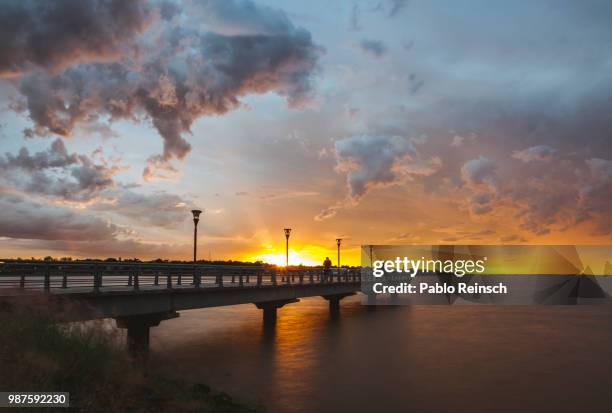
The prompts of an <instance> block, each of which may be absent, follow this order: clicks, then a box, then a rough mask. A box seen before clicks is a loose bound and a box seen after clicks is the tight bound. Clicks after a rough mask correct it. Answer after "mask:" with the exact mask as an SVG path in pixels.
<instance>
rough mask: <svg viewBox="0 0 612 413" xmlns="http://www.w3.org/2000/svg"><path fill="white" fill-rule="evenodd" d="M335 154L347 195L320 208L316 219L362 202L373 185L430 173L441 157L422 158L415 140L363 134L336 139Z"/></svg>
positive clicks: (435, 168)
mask: <svg viewBox="0 0 612 413" xmlns="http://www.w3.org/2000/svg"><path fill="white" fill-rule="evenodd" d="M416 141H417V142H418V140H416ZM419 143H421V142H419ZM335 154H336V171H337V172H340V173H346V181H347V185H348V191H349V193H348V198H347V199H346V200H344V201H340V202H338V203H337V204H336V205H332V206H330V207H328V208H326V209H324V210H323V211H321V212H320V213H319V214H318V215H317V216H316V217H315V220H317V221H320V220H323V219H327V218H331V217H332V216H334V215H335V214H336V213H337V212H338V211H339V210H340V209H342V208H343V207H345V206H346V205H349V204H355V203H357V202H359V200H360V199H361V198H362V197H363V196H364V195H365V194H366V193H367V192H368V191H370V190H371V189H373V188H382V187H386V186H390V185H395V184H400V183H403V182H406V181H407V180H410V179H412V178H414V177H417V176H429V175H431V174H433V173H435V172H436V171H437V170H438V169H439V167H440V166H441V160H440V159H439V158H432V159H430V160H424V159H421V158H420V157H419V155H418V152H417V150H416V148H415V140H414V139H407V138H404V137H401V136H370V135H361V136H353V137H350V138H345V139H340V140H337V141H336V142H335Z"/></svg>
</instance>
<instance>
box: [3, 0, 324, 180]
mask: <svg viewBox="0 0 612 413" xmlns="http://www.w3.org/2000/svg"><path fill="white" fill-rule="evenodd" d="M124 3H128V2H120V4H124ZM163 4H165V3H163ZM193 4H194V5H193V6H190V7H192V9H181V10H180V11H177V10H174V9H173V10H171V11H172V13H170V12H169V11H168V10H166V9H167V8H168V6H167V5H166V6H164V7H165V9H164V10H166V11H163V10H162V11H160V13H162V12H163V14H165V18H162V19H157V20H155V24H153V25H152V26H151V28H150V30H149V31H145V32H144V33H143V35H142V36H139V37H138V38H136V39H133V40H132V39H131V38H129V39H127V40H126V47H128V46H129V47H136V48H137V49H138V51H139V55H138V56H139V57H138V58H132V56H130V55H126V56H123V57H121V58H118V59H116V60H115V61H113V62H103V63H100V62H97V63H92V62H96V61H97V59H89V60H88V59H85V58H82V59H79V60H78V61H75V62H74V63H75V64H73V65H71V66H70V67H67V68H66V69H65V70H64V71H62V72H59V73H55V72H53V71H49V70H42V69H38V70H33V71H31V72H30V73H27V74H25V75H24V76H22V78H21V80H20V86H19V90H20V92H21V94H22V95H23V96H24V97H25V100H26V107H27V111H28V113H29V115H30V118H31V119H32V121H33V123H34V128H32V130H31V132H30V134H36V135H45V134H48V133H52V134H56V135H60V136H69V135H70V134H71V133H72V132H73V130H74V128H75V126H76V125H78V124H83V123H88V122H99V118H100V117H103V116H105V117H109V118H110V119H111V120H114V119H121V118H129V119H139V118H141V115H142V114H144V115H146V117H148V118H149V119H150V120H151V122H152V123H153V126H154V127H155V128H156V129H157V131H158V132H159V134H160V135H161V136H162V138H163V140H164V148H163V153H162V154H161V155H158V156H154V157H152V158H150V159H149V165H148V167H147V169H146V170H145V172H144V176H145V177H146V178H149V177H153V176H154V175H155V171H156V169H157V168H162V169H163V168H169V166H168V164H167V163H168V161H169V160H172V159H182V158H184V157H185V155H186V154H187V153H188V152H189V151H190V149H191V145H190V144H189V143H188V142H187V141H186V140H185V139H184V137H183V135H184V134H185V133H189V132H190V128H191V125H192V123H193V122H194V121H195V120H196V119H198V118H199V117H202V116H211V115H220V114H224V113H226V112H228V111H230V110H233V109H235V108H237V107H238V106H239V105H240V98H241V97H242V96H245V95H247V94H261V93H266V92H269V91H275V92H276V93H278V94H279V95H281V96H284V97H286V99H287V101H288V103H289V105H290V106H293V107H298V106H301V105H303V104H304V103H305V102H307V100H308V99H309V97H310V92H311V77H312V74H313V73H314V71H315V68H316V65H317V60H318V57H319V55H320V54H321V53H322V49H321V48H319V47H318V46H316V45H315V44H314V43H313V41H312V39H311V36H310V33H309V32H307V31H306V30H304V29H301V28H297V27H295V26H294V25H293V24H292V23H291V21H290V20H289V19H288V18H287V16H286V15H285V14H284V12H282V11H280V10H276V9H271V8H268V7H259V6H257V5H255V4H254V3H252V2H250V1H239V0H236V1H220V0H218V1H204V2H201V3H198V2H196V3H193ZM174 6H176V4H174ZM117 7H124V6H117ZM61 10H63V9H61ZM103 16H104V15H103ZM103 16H102V17H103ZM177 16H178V17H177ZM199 16H206V19H204V21H205V23H206V24H205V25H202V21H201V19H199V18H198V17H199ZM247 22H248V24H246V23H247ZM36 27H37V26H32V27H31V28H30V30H35V29H36ZM149 32H151V34H149ZM13 37H14V36H13ZM13 37H11V36H9V38H13ZM16 47H17V46H16ZM66 48H68V49H69V48H70V45H66ZM51 52H52V51H51ZM67 53H68V52H67ZM58 59H59V57H58ZM98 60H99V59H98Z"/></svg>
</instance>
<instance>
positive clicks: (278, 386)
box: [151, 297, 612, 413]
mask: <svg viewBox="0 0 612 413" xmlns="http://www.w3.org/2000/svg"><path fill="white" fill-rule="evenodd" d="M151 331H152V334H151V342H152V344H151V345H152V354H151V361H152V362H153V363H156V364H157V365H159V366H162V369H163V370H164V371H166V372H167V373H168V374H169V375H171V376H174V377H180V378H184V379H188V380H193V381H200V382H204V383H207V384H209V385H211V386H212V387H213V388H215V389H216V390H223V391H226V392H228V393H230V394H231V395H233V396H234V397H235V398H237V399H238V400H240V401H244V402H249V403H260V404H262V405H264V406H265V407H266V409H267V411H268V412H270V413H285V412H287V413H289V412H308V413H310V412H345V411H346V412H349V411H350V412H355V413H359V412H369V413H372V412H399V411H401V412H407V411H414V412H447V411H448V412H451V411H452V412H493V411H495V412H499V411H503V412H505V411H508V412H517V411H522V412H526V411H538V412H548V411H555V412H559V411H562V412H565V411H567V412H570V411H572V412H576V411H605V412H609V411H611V410H610V409H612V307H610V306H403V307H377V308H375V309H371V308H368V307H366V306H362V305H361V303H360V299H359V298H358V297H349V298H347V299H344V300H343V301H342V302H341V315H340V317H339V318H338V319H332V318H331V317H330V315H329V311H328V306H327V302H326V301H324V300H323V299H321V298H309V299H303V300H302V301H301V302H299V303H296V304H291V305H287V306H285V307H283V308H281V309H280V310H279V313H278V322H277V325H276V329H275V331H274V332H273V333H270V332H265V331H264V330H263V327H262V314H261V311H260V310H257V309H256V308H255V306H254V305H241V306H232V307H224V308H212V309H201V310H191V311H183V312H181V317H180V318H178V319H174V320H169V321H164V322H162V323H161V325H160V326H159V327H156V328H153V329H152V330H151Z"/></svg>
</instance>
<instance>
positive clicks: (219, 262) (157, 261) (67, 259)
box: [0, 256, 357, 268]
mask: <svg viewBox="0 0 612 413" xmlns="http://www.w3.org/2000/svg"><path fill="white" fill-rule="evenodd" d="M3 262H6V263H9V262H26V263H27V262H31V263H37V262H76V263H78V262H140V263H143V264H146V263H150V264H162V263H163V264H193V261H185V260H167V259H162V258H157V259H155V260H141V259H139V258H122V257H119V258H112V257H111V258H72V257H51V256H47V257H44V258H34V257H31V258H19V257H18V258H0V263H3ZM196 263H197V264H209V265H240V266H249V265H252V266H259V267H261V266H266V267H276V265H275V264H268V263H265V262H263V261H255V262H251V261H235V260H198V261H196ZM290 267H291V268H304V267H311V268H312V266H308V265H290ZM314 267H316V268H320V267H322V266H320V265H317V266H314ZM334 268H335V267H334ZM342 268H357V267H356V266H350V265H343V266H342Z"/></svg>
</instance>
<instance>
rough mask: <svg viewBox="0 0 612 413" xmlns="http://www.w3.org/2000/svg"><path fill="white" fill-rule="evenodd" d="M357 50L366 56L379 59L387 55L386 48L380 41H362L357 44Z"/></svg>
mask: <svg viewBox="0 0 612 413" xmlns="http://www.w3.org/2000/svg"><path fill="white" fill-rule="evenodd" d="M359 48H360V49H361V50H362V51H363V52H364V53H365V54H367V55H368V56H371V57H374V58H376V59H379V58H381V57H383V56H384V55H385V54H387V46H385V44H384V43H383V42H381V41H380V40H369V39H363V40H362V41H361V42H359Z"/></svg>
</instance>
